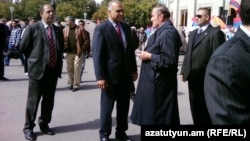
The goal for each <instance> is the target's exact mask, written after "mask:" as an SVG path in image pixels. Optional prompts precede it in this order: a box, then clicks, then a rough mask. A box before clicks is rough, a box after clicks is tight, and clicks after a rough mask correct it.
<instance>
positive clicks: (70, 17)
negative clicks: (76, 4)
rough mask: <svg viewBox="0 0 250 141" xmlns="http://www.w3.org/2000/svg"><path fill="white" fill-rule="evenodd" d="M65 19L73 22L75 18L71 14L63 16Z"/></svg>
mask: <svg viewBox="0 0 250 141" xmlns="http://www.w3.org/2000/svg"><path fill="white" fill-rule="evenodd" d="M65 21H72V22H75V18H74V17H73V16H67V17H66V18H65Z"/></svg>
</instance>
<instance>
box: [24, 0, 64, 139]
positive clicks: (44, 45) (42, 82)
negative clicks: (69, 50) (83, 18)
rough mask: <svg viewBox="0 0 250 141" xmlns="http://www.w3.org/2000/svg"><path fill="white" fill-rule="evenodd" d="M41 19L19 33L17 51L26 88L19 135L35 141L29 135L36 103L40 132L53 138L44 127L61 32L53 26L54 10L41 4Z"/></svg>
mask: <svg viewBox="0 0 250 141" xmlns="http://www.w3.org/2000/svg"><path fill="white" fill-rule="evenodd" d="M40 16H41V18H42V20H41V21H39V22H38V23H36V24H33V25H29V26H28V27H27V28H26V29H25V32H24V34H23V38H22V41H21V51H22V52H23V53H24V54H25V56H27V57H28V73H29V89H28V99H27V105H26V116H25V125H24V128H23V132H24V135H25V138H26V139H27V140H36V135H35V134H34V133H33V128H34V127H35V123H34V121H35V119H36V114H37V109H38V105H39V102H40V100H41V98H42V101H41V115H40V117H39V121H38V122H39V126H40V130H41V131H42V132H44V133H45V134H48V135H54V134H55V132H54V131H53V130H51V129H50V128H49V126H48V124H49V123H50V121H51V117H52V110H53V107H54V96H55V91H56V85H57V80H58V77H61V72H62V55H63V44H64V41H63V33H62V30H60V29H59V28H58V27H57V26H55V25H53V24H52V23H53V21H54V16H55V11H54V9H53V7H52V6H51V5H48V4H45V5H43V6H42V7H41V9H40Z"/></svg>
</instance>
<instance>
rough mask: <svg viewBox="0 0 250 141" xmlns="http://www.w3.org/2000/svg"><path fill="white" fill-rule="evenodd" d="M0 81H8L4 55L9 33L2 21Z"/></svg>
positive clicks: (0, 28) (0, 29)
mask: <svg viewBox="0 0 250 141" xmlns="http://www.w3.org/2000/svg"><path fill="white" fill-rule="evenodd" d="M0 33H1V34H0V81H7V80H9V79H8V78H6V77H4V63H3V62H4V55H3V50H4V48H5V46H6V38H7V33H6V31H5V25H4V23H3V22H1V21H0Z"/></svg>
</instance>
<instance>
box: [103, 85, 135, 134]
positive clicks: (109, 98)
mask: <svg viewBox="0 0 250 141" xmlns="http://www.w3.org/2000/svg"><path fill="white" fill-rule="evenodd" d="M115 102H116V110H117V115H116V123H117V127H116V131H118V132H125V131H126V130H127V129H128V112H129V102H130V88H129V82H127V83H126V82H125V83H124V82H122V83H119V84H109V86H108V87H107V88H106V89H102V90H101V113H100V122H101V124H100V131H99V132H100V136H109V135H110V134H111V128H112V111H113V107H114V103H115Z"/></svg>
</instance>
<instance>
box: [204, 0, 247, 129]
mask: <svg viewBox="0 0 250 141" xmlns="http://www.w3.org/2000/svg"><path fill="white" fill-rule="evenodd" d="M240 17H241V20H242V25H241V26H240V27H239V28H238V30H237V31H236V33H235V34H234V36H233V37H232V38H231V39H229V40H228V41H227V42H226V43H224V44H222V45H221V46H220V47H219V48H218V49H217V50H215V52H214V53H213V55H212V56H211V59H210V60H209V62H208V65H207V69H206V74H205V82H204V83H205V84H204V92H205V101H206V105H207V109H208V112H209V115H210V118H211V120H212V124H215V125H248V126H249V125H250V104H249V101H250V95H249V92H248V91H249V85H250V71H249V69H250V42H249V40H250V0H241V4H240ZM202 112H203V111H202Z"/></svg>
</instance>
